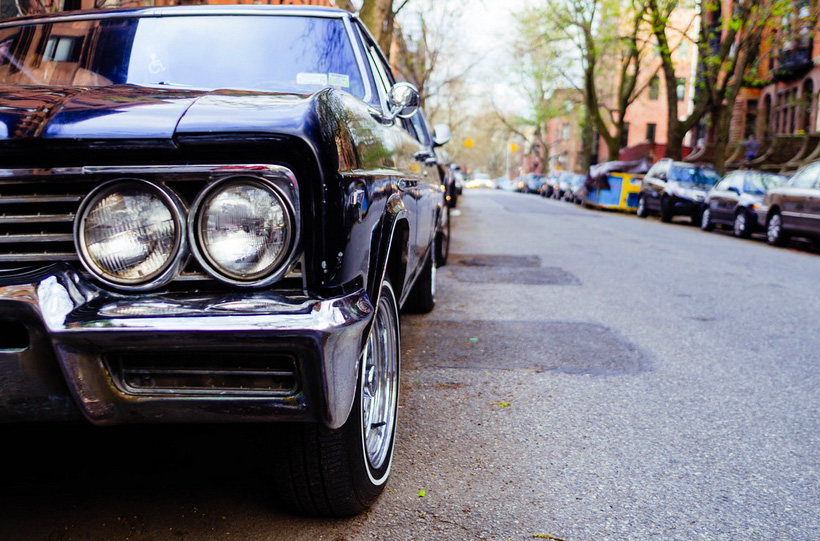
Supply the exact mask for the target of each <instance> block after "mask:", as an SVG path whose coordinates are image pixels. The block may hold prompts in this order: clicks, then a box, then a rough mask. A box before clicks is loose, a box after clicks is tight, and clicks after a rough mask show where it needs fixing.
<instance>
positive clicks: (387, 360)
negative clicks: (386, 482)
mask: <svg viewBox="0 0 820 541" xmlns="http://www.w3.org/2000/svg"><path fill="white" fill-rule="evenodd" d="M395 318H396V315H395V313H394V311H393V309H392V305H391V304H390V301H388V300H387V299H386V298H385V295H384V294H382V298H381V299H380V300H379V310H378V312H377V314H376V319H375V321H374V322H373V329H372V330H371V331H370V336H369V337H368V339H367V344H366V345H365V349H364V352H363V354H362V362H363V370H362V400H361V404H362V411H361V415H362V431H363V437H364V447H365V455H366V457H367V462H368V464H369V465H370V467H371V468H372V469H374V470H377V469H379V468H381V467H382V466H384V464H385V462H386V461H387V460H388V459H389V456H390V452H391V450H392V448H393V432H394V430H395V426H396V405H397V402H398V391H399V385H398V382H399V372H398V364H399V363H398V350H399V348H398V339H397V332H396V319H395ZM374 481H375V480H374Z"/></svg>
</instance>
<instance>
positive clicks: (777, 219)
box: [766, 211, 789, 246]
mask: <svg viewBox="0 0 820 541" xmlns="http://www.w3.org/2000/svg"><path fill="white" fill-rule="evenodd" d="M766 240H767V241H768V242H769V244H771V245H774V246H783V245H784V244H786V242H787V241H788V240H789V236H788V235H787V234H786V232H785V231H783V217H782V216H781V215H780V213H779V212H777V211H775V213H774V214H772V215H771V216H769V221H768V223H767V225H766Z"/></svg>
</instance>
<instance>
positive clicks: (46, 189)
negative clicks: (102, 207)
mask: <svg viewBox="0 0 820 541" xmlns="http://www.w3.org/2000/svg"><path fill="white" fill-rule="evenodd" d="M91 186H92V184H91V183H89V182H87V181H85V182H53V181H52V182H43V181H40V182H37V181H32V182H24V181H8V180H5V179H4V180H2V181H0V269H6V268H10V267H13V266H17V265H18V264H20V263H48V262H56V261H77V260H78V257H77V252H76V250H75V249H74V235H73V229H74V216H75V215H76V213H77V208H78V207H79V205H80V200H81V199H82V198H83V196H84V195H85V194H86V193H88V191H89V190H90V189H91Z"/></svg>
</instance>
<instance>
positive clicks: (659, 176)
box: [658, 173, 666, 182]
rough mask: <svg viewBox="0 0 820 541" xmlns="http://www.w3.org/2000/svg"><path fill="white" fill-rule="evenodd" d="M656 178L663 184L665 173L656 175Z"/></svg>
mask: <svg viewBox="0 0 820 541" xmlns="http://www.w3.org/2000/svg"><path fill="white" fill-rule="evenodd" d="M658 178H659V179H660V180H662V181H664V182H666V173H658Z"/></svg>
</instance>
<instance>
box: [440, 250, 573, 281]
mask: <svg viewBox="0 0 820 541" xmlns="http://www.w3.org/2000/svg"><path fill="white" fill-rule="evenodd" d="M447 268H448V269H449V270H450V272H451V273H452V275H453V277H454V278H455V279H456V280H458V281H459V282H468V283H474V284H519V285H536V286H539V285H556V286H567V285H581V281H580V280H579V279H578V278H577V277H575V276H574V275H573V274H571V273H569V272H567V271H565V270H564V269H562V268H560V267H542V266H541V258H540V257H538V256H537V255H523V256H521V255H495V254H451V255H450V261H449V262H448V264H447Z"/></svg>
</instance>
